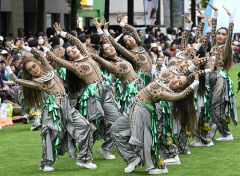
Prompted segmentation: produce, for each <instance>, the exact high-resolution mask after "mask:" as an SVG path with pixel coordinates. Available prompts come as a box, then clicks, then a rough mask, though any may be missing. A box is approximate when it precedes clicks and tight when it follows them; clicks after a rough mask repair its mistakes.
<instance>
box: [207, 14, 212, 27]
mask: <svg viewBox="0 0 240 176" xmlns="http://www.w3.org/2000/svg"><path fill="white" fill-rule="evenodd" d="M207 22H208V26H212V20H211V18H210V16H209V15H208V14H207Z"/></svg>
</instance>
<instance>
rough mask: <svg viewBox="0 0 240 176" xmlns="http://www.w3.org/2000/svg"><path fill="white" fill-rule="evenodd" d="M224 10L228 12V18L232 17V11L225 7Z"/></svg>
mask: <svg viewBox="0 0 240 176" xmlns="http://www.w3.org/2000/svg"><path fill="white" fill-rule="evenodd" d="M223 8H224V10H225V11H226V12H227V14H228V16H231V15H232V13H231V12H230V10H229V9H228V8H226V7H225V6H224V5H223Z"/></svg>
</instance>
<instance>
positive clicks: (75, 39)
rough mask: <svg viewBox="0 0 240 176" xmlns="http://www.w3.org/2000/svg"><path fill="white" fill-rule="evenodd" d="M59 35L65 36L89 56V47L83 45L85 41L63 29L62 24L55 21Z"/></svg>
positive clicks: (82, 52) (84, 54)
mask: <svg viewBox="0 0 240 176" xmlns="http://www.w3.org/2000/svg"><path fill="white" fill-rule="evenodd" d="M53 27H54V28H55V30H56V32H57V34H58V35H60V36H61V37H63V38H66V39H67V40H68V41H69V42H70V43H71V44H72V45H75V46H76V47H77V48H78V49H79V50H80V52H81V54H82V55H83V56H89V53H88V50H87V48H86V47H85V46H84V45H83V43H82V42H81V41H80V40H79V39H78V38H77V37H74V36H72V35H71V34H68V33H67V32H64V31H62V29H61V27H60V24H58V23H55V24H54V25H53Z"/></svg>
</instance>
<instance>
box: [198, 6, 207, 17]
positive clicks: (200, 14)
mask: <svg viewBox="0 0 240 176" xmlns="http://www.w3.org/2000/svg"><path fill="white" fill-rule="evenodd" d="M197 11H198V13H199V15H198V17H199V18H203V19H204V18H205V16H204V14H203V13H202V11H201V10H200V8H197Z"/></svg>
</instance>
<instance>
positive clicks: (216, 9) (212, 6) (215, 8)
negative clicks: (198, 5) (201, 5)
mask: <svg viewBox="0 0 240 176" xmlns="http://www.w3.org/2000/svg"><path fill="white" fill-rule="evenodd" d="M206 2H207V3H208V5H210V7H211V8H212V9H213V10H215V11H218V8H217V7H215V6H214V5H212V4H211V3H210V2H209V1H206Z"/></svg>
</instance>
